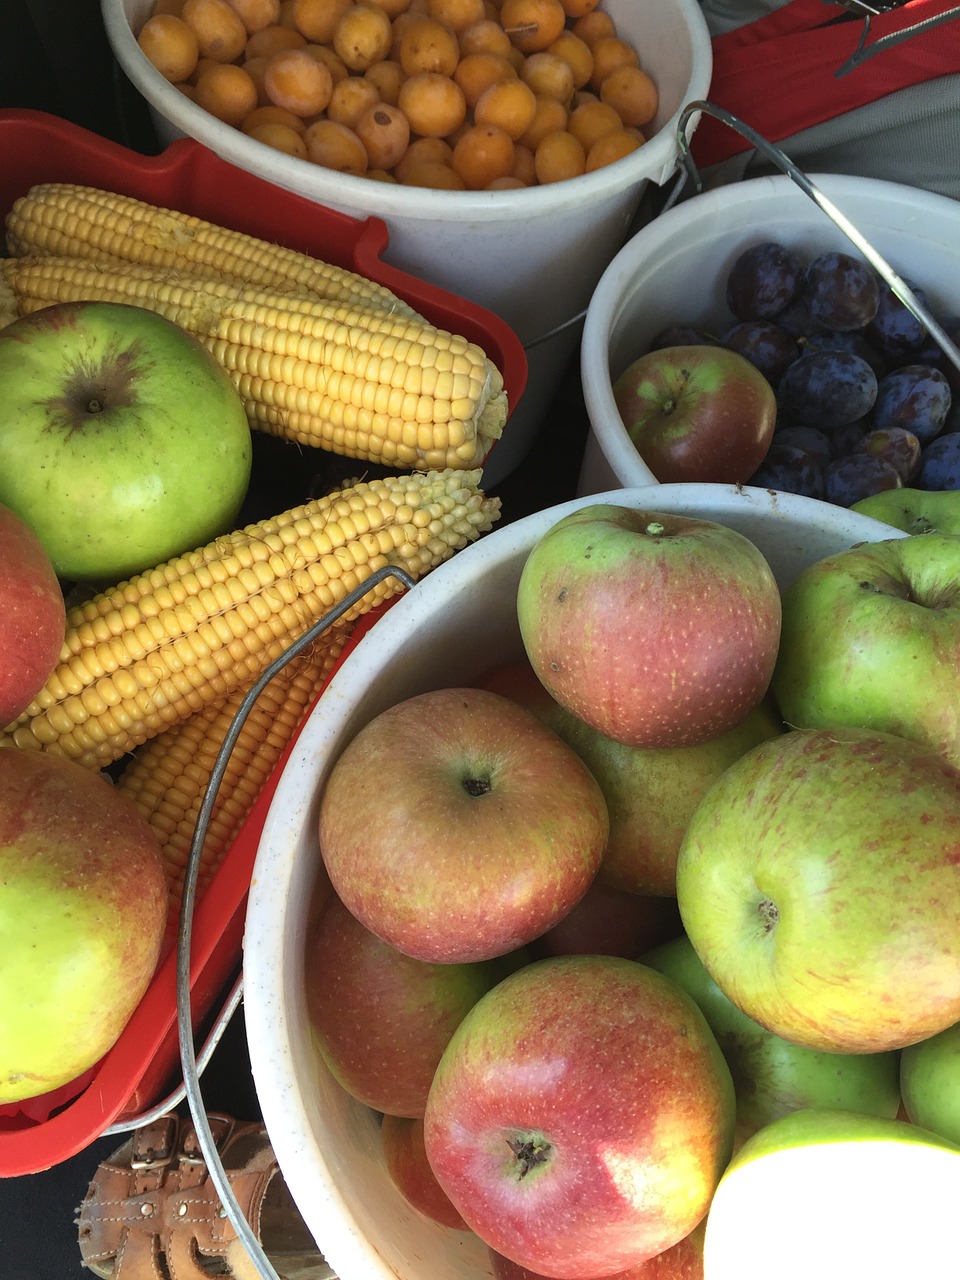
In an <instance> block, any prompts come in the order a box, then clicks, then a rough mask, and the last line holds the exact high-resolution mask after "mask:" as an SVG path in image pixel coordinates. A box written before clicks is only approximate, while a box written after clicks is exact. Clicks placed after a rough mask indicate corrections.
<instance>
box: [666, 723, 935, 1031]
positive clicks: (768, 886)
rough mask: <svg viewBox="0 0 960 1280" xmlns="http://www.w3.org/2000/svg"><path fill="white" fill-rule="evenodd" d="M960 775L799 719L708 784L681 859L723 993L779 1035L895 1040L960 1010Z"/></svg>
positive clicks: (903, 748) (920, 755)
mask: <svg viewBox="0 0 960 1280" xmlns="http://www.w3.org/2000/svg"><path fill="white" fill-rule="evenodd" d="M958 849H960V770H958V769H956V768H955V767H954V766H952V765H951V764H950V763H949V762H948V761H947V760H945V759H944V758H943V756H941V755H940V754H938V753H937V752H935V751H933V750H931V749H930V748H929V747H924V746H921V745H920V744H918V743H915V742H910V741H908V740H907V739H905V738H898V737H895V736H894V735H892V734H888V733H880V732H877V731H875V730H866V729H845V728H840V729H829V730H816V729H796V730H793V731H791V732H789V733H785V734H781V735H780V736H779V737H778V738H774V739H772V740H771V741H769V742H765V743H762V744H761V745H760V746H758V747H755V748H754V749H753V750H752V751H750V752H748V753H747V755H745V756H743V757H742V758H741V759H740V760H738V761H737V762H736V763H735V764H733V765H731V766H730V768H729V769H727V771H726V772H725V773H724V774H723V776H722V777H721V778H720V779H719V781H718V782H716V783H714V785H713V786H712V787H711V789H710V790H709V791H708V793H707V795H706V796H705V797H704V799H703V800H702V801H701V803H700V805H699V806H698V808H697V811H696V813H695V814H694V815H693V818H692V819H691V822H690V825H689V827H688V828H687V833H686V835H685V836H684V840H683V844H682V845H681V848H680V857H679V860H678V863H677V899H678V902H679V906H680V915H681V918H682V920H683V924H684V928H685V930H686V933H687V935H688V936H689V938H690V941H691V943H692V944H693V946H694V947H695V948H696V951H697V954H698V955H699V956H700V959H701V960H702V961H703V964H704V966H705V967H706V969H707V971H708V973H709V974H710V976H711V977H712V978H713V980H714V981H715V982H716V984H717V986H718V987H719V988H720V990H721V991H722V992H723V993H724V994H725V995H726V996H727V997H728V998H729V999H730V1000H731V1001H732V1002H733V1003H734V1004H735V1005H737V1006H738V1008H740V1009H741V1010H743V1012H744V1013H746V1014H747V1015H748V1016H749V1017H751V1018H753V1019H754V1020H755V1021H756V1022H759V1023H760V1024H761V1025H762V1026H764V1027H766V1028H768V1030H770V1031H774V1032H776V1034H777V1035H779V1036H782V1037H783V1038H784V1039H786V1040H792V1041H794V1042H796V1043H797V1044H801V1045H806V1046H807V1047H809V1048H811V1049H819V1050H825V1051H827V1052H830V1053H857V1054H869V1053H882V1052H886V1051H888V1050H894V1049H901V1048H903V1047H904V1046H906V1045H910V1044H914V1043H916V1042H917V1041H919V1040H923V1039H926V1038H927V1037H928V1036H931V1035H935V1034H936V1033H937V1032H939V1031H942V1030H943V1029H944V1028H946V1027H948V1026H950V1025H951V1024H952V1023H954V1022H957V1021H960V876H958V874H957V856H958Z"/></svg>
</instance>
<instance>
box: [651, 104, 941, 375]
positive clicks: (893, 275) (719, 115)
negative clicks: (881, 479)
mask: <svg viewBox="0 0 960 1280" xmlns="http://www.w3.org/2000/svg"><path fill="white" fill-rule="evenodd" d="M700 115H709V116H713V117H714V119H716V120H719V121H720V122H721V123H722V124H725V125H728V126H729V127H730V128H731V129H733V130H735V131H736V132H737V133H739V134H740V136H741V137H743V138H746V140H747V141H748V142H749V143H751V144H752V146H754V147H755V148H756V149H757V151H759V152H760V153H761V155H763V156H765V157H766V158H767V159H768V160H769V161H770V162H771V163H772V164H775V165H776V166H777V168H778V169H780V170H781V171H782V172H783V173H785V174H786V175H787V177H788V178H791V179H792V180H793V182H795V183H796V184H797V186H798V187H799V188H800V190H801V191H803V192H804V194H805V195H807V196H809V197H810V199H811V200H812V201H813V202H814V204H816V205H818V206H819V208H820V209H822V211H823V212H824V213H825V214H826V215H827V217H828V218H830V220H831V221H832V222H833V223H834V224H835V225H836V226H837V227H839V229H840V230H841V231H842V232H843V234H844V235H845V236H846V237H847V239H848V240H850V241H851V242H852V243H853V244H854V245H855V246H856V248H857V249H859V251H860V253H861V254H862V255H863V256H864V258H866V260H867V261H868V262H869V263H870V265H871V266H872V267H873V269H874V270H875V271H876V272H877V274H878V275H879V276H880V277H882V279H883V280H884V281H885V282H886V283H887V284H888V285H889V286H890V288H891V290H892V291H893V293H894V294H895V295H896V296H897V297H898V298H899V299H900V301H901V302H902V303H903V305H904V306H905V307H906V308H907V310H908V311H910V312H911V314H912V315H913V316H914V318H915V319H917V320H919V321H920V323H921V324H923V325H925V326H926V328H927V331H928V332H929V334H930V336H931V337H932V338H933V339H934V341H935V342H936V343H937V346H939V347H940V349H941V351H942V352H943V354H944V355H945V356H946V357H947V359H948V360H949V361H950V363H951V364H952V365H953V366H954V367H955V368H956V369H957V370H958V371H960V349H958V348H957V346H956V344H955V343H954V342H953V340H952V339H951V337H950V335H949V334H948V333H947V332H946V331H945V329H944V328H943V326H942V325H941V324H940V322H939V320H938V319H937V317H936V316H935V315H933V314H932V313H931V311H930V309H929V307H927V306H926V304H925V303H924V302H923V301H922V300H921V299H920V298H918V297H917V295H916V294H915V293H914V291H913V290H912V289H911V288H910V286H909V285H908V284H907V282H906V281H905V280H903V279H902V278H901V276H899V275H898V274H897V272H896V271H894V269H893V267H891V265H890V263H889V262H888V261H887V260H886V258H884V257H883V255H882V254H881V253H880V252H879V251H878V250H877V249H875V248H874V246H873V245H872V244H871V243H870V241H869V240H868V239H867V237H866V236H865V235H864V234H863V232H862V231H860V230H859V229H858V228H857V227H856V226H855V225H854V224H853V223H852V222H851V221H850V219H849V218H848V217H847V216H846V215H845V214H844V213H842V212H841V210H840V209H838V208H837V206H836V205H835V204H834V203H833V201H832V200H830V199H829V198H828V197H827V196H826V195H824V193H823V192H822V191H821V190H820V188H819V187H818V186H817V185H816V183H814V182H812V181H811V180H810V178H809V177H807V175H806V174H805V173H804V172H803V170H802V169H801V168H800V167H799V166H798V165H797V164H796V163H795V162H794V161H793V160H791V159H790V157H789V156H788V155H787V154H786V152H784V151H782V150H781V149H780V148H779V147H778V146H775V145H774V144H773V143H772V142H769V141H768V140H767V139H766V138H764V137H763V135H762V134H759V133H757V131H756V130H755V129H751V128H750V126H749V125H748V124H745V123H744V122H743V121H742V120H740V119H739V118H738V117H737V116H735V115H733V114H732V113H731V112H729V111H726V110H725V109H724V108H723V107H718V106H717V105H716V104H715V103H712V102H707V101H706V100H703V99H698V100H697V101H694V102H690V103H688V104H687V105H686V106H685V107H684V108H683V110H682V111H681V112H680V116H679V119H678V122H677V146H678V149H679V153H680V166H681V167H680V173H679V175H678V178H677V181H676V183H675V184H674V187H673V189H672V191H671V192H670V195H669V196H668V197H667V200H666V203H665V204H664V206H663V208H662V209H661V211H660V212H661V213H664V212H666V210H667V209H669V208H671V206H672V205H674V204H675V203H676V201H677V200H678V198H679V197H680V194H681V192H682V191H683V188H684V187H685V186H686V184H687V182H688V181H689V182H692V184H693V187H694V190H695V191H696V192H698V193H699V192H701V191H702V190H703V182H702V180H701V178H700V172H699V170H698V168H697V165H696V161H695V160H694V159H693V156H692V155H691V152H690V144H689V141H688V139H687V133H686V126H687V124H688V122H689V121H690V119H691V117H693V116H698V117H699V116H700Z"/></svg>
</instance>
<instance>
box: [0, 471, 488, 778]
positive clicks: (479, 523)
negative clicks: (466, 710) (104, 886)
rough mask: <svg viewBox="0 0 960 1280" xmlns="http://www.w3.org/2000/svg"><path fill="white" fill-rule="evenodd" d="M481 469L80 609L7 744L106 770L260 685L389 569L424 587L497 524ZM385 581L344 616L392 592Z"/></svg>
mask: <svg viewBox="0 0 960 1280" xmlns="http://www.w3.org/2000/svg"><path fill="white" fill-rule="evenodd" d="M479 479H480V473H479V471H472V472H464V471H454V470H451V469H445V470H443V471H435V472H424V473H414V474H411V475H406V474H403V475H396V476H388V477H385V478H384V479H382V480H371V481H365V482H359V483H356V484H354V485H351V486H349V487H347V488H345V489H342V490H338V491H337V492H336V493H334V494H331V495H328V496H326V497H323V498H318V499H316V500H314V501H313V502H310V503H307V504H305V505H303V506H300V507H295V508H293V509H291V510H290V511H286V512H284V513H283V514H281V515H279V516H277V517H275V518H274V519H272V520H266V521H263V522H261V523H260V524H258V525H250V526H247V527H246V528H244V529H240V530H237V531H236V532H235V533H232V534H228V535H226V536H224V537H221V538H218V539H216V541H214V542H212V543H209V544H208V545H207V546H205V547H201V548H199V549H198V550H196V551H193V552H189V553H187V554H186V555H182V556H177V557H175V558H174V559H172V560H168V561H167V562H166V563H164V564H162V565H158V566H157V567H156V568H154V569H151V570H147V571H146V572H144V573H141V574H138V575H137V576H136V577H133V578H131V579H129V580H128V581H126V582H122V583H120V584H119V585H118V586H116V587H113V588H112V589H110V590H107V591H103V592H101V593H99V594H98V595H96V596H95V597H94V598H93V599H92V600H89V601H87V602H85V603H83V604H80V605H77V606H75V607H74V608H72V609H71V610H69V611H68V614H67V634H66V639H65V641H64V646H63V650H62V652H61V658H60V662H59V664H58V666H57V668H56V669H55V671H54V672H53V674H52V675H51V677H50V679H49V680H48V681H47V684H46V685H45V687H44V688H43V689H42V690H41V692H40V693H39V694H38V696H37V698H36V699H34V701H33V702H32V703H31V704H30V706H29V707H28V708H27V709H26V711H24V712H23V714H22V715H21V716H20V717H19V719H18V720H16V721H14V723H13V724H12V725H10V726H8V727H7V728H6V730H4V731H3V732H2V733H0V747H11V746H12V747H24V748H30V749H40V750H48V751H56V752H59V753H60V754H63V755H66V756H69V757H71V758H73V759H75V760H78V761H79V762H80V763H81V764H84V765H86V766H88V767H90V768H94V769H100V768H103V767H105V766H106V765H108V764H111V763H112V762H113V761H116V760H119V759H120V758H121V757H122V756H124V755H126V754H127V753H128V752H130V751H133V750H135V748H137V747H138V746H140V745H141V744H142V743H144V742H146V741H147V740H148V739H150V738H152V737H155V736H156V735H157V734H159V733H161V732H163V731H164V730H166V729H169V728H171V727H173V726H175V725H178V724H180V723H182V722H183V721H184V720H186V719H188V718H189V717H190V716H191V715H193V714H194V713H195V712H198V711H202V710H203V709H204V708H206V707H208V706H209V705H210V703H211V702H212V701H214V700H217V699H220V698H226V697H228V696H229V695H230V694H231V693H233V692H234V691H235V690H236V689H237V688H238V687H239V686H240V685H241V684H243V683H244V682H245V681H249V680H251V679H253V678H255V677H256V675H257V674H258V673H260V672H261V671H263V670H264V669H265V667H266V666H267V665H268V664H269V663H270V662H271V661H272V660H273V659H274V658H275V657H277V656H278V655H279V654H280V653H281V652H282V651H283V650H284V649H285V648H286V647H287V646H288V645H289V644H290V643H292V641H293V640H295V639H296V638H297V637H298V636H300V635H302V634H303V633H304V632H305V631H306V630H307V628H308V627H309V626H310V625H311V624H312V623H313V622H315V621H317V620H318V619H319V618H321V617H322V616H324V614H326V613H327V612H328V611H329V610H331V609H332V608H333V607H334V606H335V605H337V604H339V603H340V602H341V601H342V600H343V599H344V598H345V597H346V596H347V594H348V593H349V592H350V591H352V590H353V589H354V588H355V587H357V586H359V585H361V584H362V583H363V582H364V581H366V580H367V579H368V578H369V577H370V575H371V574H372V573H373V572H374V571H375V570H377V569H378V568H380V567H381V566H383V565H399V566H402V567H403V568H404V569H405V570H406V571H407V573H409V574H410V575H411V577H413V578H415V579H417V578H420V577H422V576H423V575H424V574H425V573H427V572H428V571H429V570H430V569H432V568H434V567H435V566H436V565H438V564H440V563H441V562H442V561H444V560H446V559H447V558H448V557H449V556H451V555H452V554H453V553H454V552H455V551H457V550H459V549H460V548H461V547H463V546H466V544H467V543H468V542H471V541H473V540H474V539H475V538H477V537H478V536H479V535H480V534H481V533H483V532H485V531H486V530H488V529H489V528H491V527H492V525H493V523H494V522H495V521H496V519H497V517H498V515H499V501H498V500H497V499H495V498H488V497H485V496H484V495H483V493H482V492H481V491H480V490H479V488H478V487H477V486H478V482H479ZM398 589H399V581H398V580H397V579H394V578H387V579H385V580H384V581H382V582H380V583H379V584H377V585H376V586H374V587H373V588H372V589H371V590H370V591H369V592H367V593H366V595H364V596H363V598H362V600H361V602H360V604H359V605H355V606H353V607H352V609H350V610H349V611H348V612H347V613H345V614H344V621H345V622H350V621H352V620H355V619H356V618H357V617H358V616H360V614H362V613H364V612H366V611H367V610H369V609H370V608H372V607H373V606H374V605H376V604H379V603H380V602H381V601H382V600H385V599H387V598H388V597H389V596H391V595H393V594H395V593H396V591H397V590H398Z"/></svg>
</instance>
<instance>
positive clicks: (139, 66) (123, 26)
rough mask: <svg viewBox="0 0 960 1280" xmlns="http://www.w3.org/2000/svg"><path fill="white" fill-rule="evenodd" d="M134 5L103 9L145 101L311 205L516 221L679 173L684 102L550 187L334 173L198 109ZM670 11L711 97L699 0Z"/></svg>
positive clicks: (681, 1)
mask: <svg viewBox="0 0 960 1280" xmlns="http://www.w3.org/2000/svg"><path fill="white" fill-rule="evenodd" d="M131 4H136V0H101V10H102V15H103V22H104V27H105V29H106V33H107V38H108V40H109V41H110V44H111V45H112V47H113V50H114V54H115V56H116V58H117V61H118V62H119V63H120V65H121V67H122V68H123V70H124V72H125V73H126V75H127V76H128V77H129V78H130V79H131V80H132V81H133V83H134V84H135V85H136V86H137V88H138V89H139V90H140V92H141V93H142V94H143V95H144V97H145V98H146V99H147V101H148V102H149V103H151V104H152V105H153V106H154V107H155V108H156V110H157V111H158V112H159V113H160V114H161V115H162V116H163V117H165V118H166V119H167V120H168V121H170V123H171V124H172V125H174V127H175V128H177V129H179V130H182V131H183V132H184V133H186V134H189V135H191V136H193V137H196V138H199V139H200V140H201V141H203V142H205V143H206V144H207V145H209V146H211V147H212V148H213V149H214V150H215V151H217V152H218V154H220V155H222V156H223V157H224V158H225V159H228V160H230V161H231V162H232V163H234V164H237V165H240V166H241V167H242V168H253V171H254V172H257V173H260V174H261V175H262V176H266V177H269V178H270V180H271V181H274V182H278V183H279V185H281V186H286V185H288V183H295V184H296V189H297V190H298V191H300V192H302V193H303V194H305V195H308V196H309V197H310V198H311V199H317V200H320V201H326V202H329V201H331V200H336V199H342V200H347V201H349V202H350V203H351V204H354V205H355V206H357V207H359V208H364V209H366V210H368V211H369V212H370V213H376V214H379V215H380V216H381V217H384V218H390V217H392V216H393V217H395V216H398V215H399V216H414V217H415V216H423V217H424V218H426V219H427V220H431V221H432V220H434V219H442V218H445V217H455V218H457V219H458V220H459V219H464V220H473V221H478V222H499V221H501V220H502V219H503V218H504V217H505V216H508V217H509V216H515V217H516V218H517V219H518V220H523V219H524V218H526V217H530V216H542V215H544V214H545V213H547V212H550V211H554V210H557V209H563V208H567V207H569V206H570V205H585V204H588V203H589V202H590V201H591V200H594V199H597V198H599V197H603V196H606V195H609V194H611V193H612V192H616V191H620V190H622V189H623V188H624V187H628V186H630V185H632V184H633V183H634V182H640V181H642V180H644V179H651V180H652V181H654V182H662V181H663V180H664V179H665V178H666V177H667V176H668V175H669V174H670V173H671V172H673V170H674V169H675V168H676V163H677V143H676V127H677V121H678V119H679V116H680V112H681V110H682V109H683V106H684V105H685V104H684V103H681V104H679V105H678V107H677V109H676V110H675V111H673V112H672V113H671V114H670V115H669V116H668V117H667V118H666V119H661V118H660V117H659V116H658V117H657V118H656V130H657V131H656V133H654V134H653V136H652V137H651V138H650V139H649V140H648V141H647V142H645V143H644V145H643V147H642V148H641V149H640V150H639V151H637V152H635V153H634V154H633V156H630V157H627V159H626V160H624V161H620V162H619V163H618V164H617V165H610V166H607V167H606V168H604V169H598V170H596V171H595V172H594V173H591V174H584V175H583V176H582V177H579V178H572V179H568V180H567V181H566V182H562V183H554V184H550V186H548V187H546V186H545V187H532V188H528V189H525V190H509V191H435V190H430V191H426V192H425V191H424V190H422V189H419V188H411V187H403V186H400V185H399V184H398V185H393V184H389V185H386V186H384V185H383V184H380V183H375V182H371V181H369V179H366V178H359V177H356V176H355V175H352V174H340V173H334V172H332V171H330V170H325V169H320V168H318V166H317V165H315V164H312V163H311V162H309V161H307V160H301V159H299V158H298V157H296V156H283V157H277V156H274V155H272V153H271V152H270V151H269V149H267V148H265V147H259V146H257V145H256V144H255V143H254V142H252V141H251V140H250V139H249V138H246V137H245V136H244V135H243V134H242V133H241V132H240V131H239V130H237V129H234V128H232V127H231V126H230V125H227V124H224V123H223V122H222V121H220V120H217V119H216V118H214V117H213V116H211V115H210V114H209V113H208V112H206V111H204V110H203V109H202V108H201V107H198V106H197V105H196V104H195V103H193V102H191V101H190V100H189V99H188V98H187V97H185V96H184V94H182V93H181V92H180V91H179V90H178V89H176V88H174V86H173V85H172V84H169V83H168V82H167V81H165V80H164V79H163V77H162V76H161V75H160V74H159V73H157V72H156V71H154V69H153V67H152V66H151V65H150V63H149V61H148V60H147V58H146V56H145V55H144V54H143V52H142V51H141V49H140V47H139V45H138V44H137V41H136V38H135V36H134V34H133V31H132V29H131V25H130V21H129V20H128V18H127V12H128V11H129V8H130V6H131ZM671 5H672V7H673V8H674V9H676V10H678V11H679V14H680V17H681V19H682V20H683V21H684V23H685V25H686V26H687V27H688V28H689V32H690V37H691V51H692V54H693V58H692V61H693V63H694V64H696V65H698V66H699V67H700V68H701V74H700V75H698V76H697V77H696V81H697V83H696V84H694V85H692V86H691V88H692V98H694V99H695V98H699V97H702V96H704V95H705V92H706V89H707V87H708V85H709V80H710V72H711V68H712V50H711V45H710V36H709V32H708V30H707V26H706V22H705V20H704V18H703V15H702V12H701V10H700V6H699V3H698V0H671ZM608 7H609V3H608ZM701 89H702V90H703V91H704V92H703V93H701V92H700V90H701ZM371 188H372V189H371Z"/></svg>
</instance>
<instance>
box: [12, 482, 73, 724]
mask: <svg viewBox="0 0 960 1280" xmlns="http://www.w3.org/2000/svg"><path fill="white" fill-rule="evenodd" d="M65 627H66V609H65V606H64V601H63V592H62V591H61V590H60V583H59V582H58V581H57V575H56V574H55V573H54V571H53V565H52V564H51V563H50V557H49V556H48V555H47V553H46V551H44V549H43V545H42V544H41V542H40V539H39V538H38V537H37V535H36V534H35V533H34V532H33V530H32V529H31V528H30V526H29V525H28V524H27V523H26V521H24V520H21V519H20V517H19V516H18V515H17V514H16V513H15V512H13V511H11V510H10V508H9V507H4V506H2V505H0V652H2V654H3V661H2V662H0V728H2V727H3V726H4V725H7V724H10V723H11V722H12V721H13V720H16V718H17V716H19V715H20V713H21V712H22V711H25V710H26V709H27V707H28V706H29V705H30V703H31V702H32V701H33V699H34V698H35V697H36V695H37V694H38V693H39V692H40V690H41V689H42V688H43V686H44V685H45V684H46V682H47V679H48V677H49V675H50V673H51V671H53V669H54V667H55V666H56V665H57V661H58V659H59V657H60V649H61V647H62V645H63V637H64V630H65Z"/></svg>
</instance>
